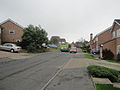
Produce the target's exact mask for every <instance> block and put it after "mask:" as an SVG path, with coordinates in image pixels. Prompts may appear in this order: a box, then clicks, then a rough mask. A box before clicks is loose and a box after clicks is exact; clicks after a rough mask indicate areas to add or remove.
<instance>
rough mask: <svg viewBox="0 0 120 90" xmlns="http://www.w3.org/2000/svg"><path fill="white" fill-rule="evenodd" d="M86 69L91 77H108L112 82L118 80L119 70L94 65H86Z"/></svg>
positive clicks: (119, 80) (119, 77) (119, 78)
mask: <svg viewBox="0 0 120 90" xmlns="http://www.w3.org/2000/svg"><path fill="white" fill-rule="evenodd" d="M87 69H88V71H89V73H90V74H91V75H92V76H93V77H100V78H109V79H110V80H111V81H112V82H120V72H119V71H117V70H114V69H110V68H106V67H102V66H95V65H92V66H88V67H87Z"/></svg>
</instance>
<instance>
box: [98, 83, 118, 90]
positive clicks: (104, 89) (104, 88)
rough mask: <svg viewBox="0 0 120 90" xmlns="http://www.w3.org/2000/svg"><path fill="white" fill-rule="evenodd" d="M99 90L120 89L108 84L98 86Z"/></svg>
mask: <svg viewBox="0 0 120 90" xmlns="http://www.w3.org/2000/svg"><path fill="white" fill-rule="evenodd" d="M96 89H97V90H120V88H115V87H113V86H112V85H108V84H96Z"/></svg>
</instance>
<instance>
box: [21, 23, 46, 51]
mask: <svg viewBox="0 0 120 90" xmlns="http://www.w3.org/2000/svg"><path fill="white" fill-rule="evenodd" d="M47 35H48V34H47V32H46V31H45V30H44V29H42V28H41V27H40V26H33V25H29V26H28V27H27V28H25V29H24V34H23V36H22V42H21V46H22V48H24V49H29V50H30V49H31V50H35V49H40V48H42V47H43V46H42V44H43V43H45V44H47V42H48V38H47ZM30 52H31V51H30Z"/></svg>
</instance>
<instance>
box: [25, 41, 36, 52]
mask: <svg viewBox="0 0 120 90" xmlns="http://www.w3.org/2000/svg"><path fill="white" fill-rule="evenodd" d="M36 50H37V49H36V47H35V45H34V44H33V43H31V44H29V45H28V46H27V51H28V52H35V51H36Z"/></svg>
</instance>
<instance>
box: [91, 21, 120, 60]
mask: <svg viewBox="0 0 120 90" xmlns="http://www.w3.org/2000/svg"><path fill="white" fill-rule="evenodd" d="M101 45H102V50H103V49H110V50H111V51H112V52H113V54H114V55H115V57H114V59H116V57H117V54H118V53H120V20H119V19H115V20H114V22H113V25H112V26H110V27H109V28H107V29H106V30H104V31H103V32H101V33H99V34H97V35H96V36H95V37H94V38H92V34H91V39H90V47H91V50H100V48H101Z"/></svg>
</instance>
